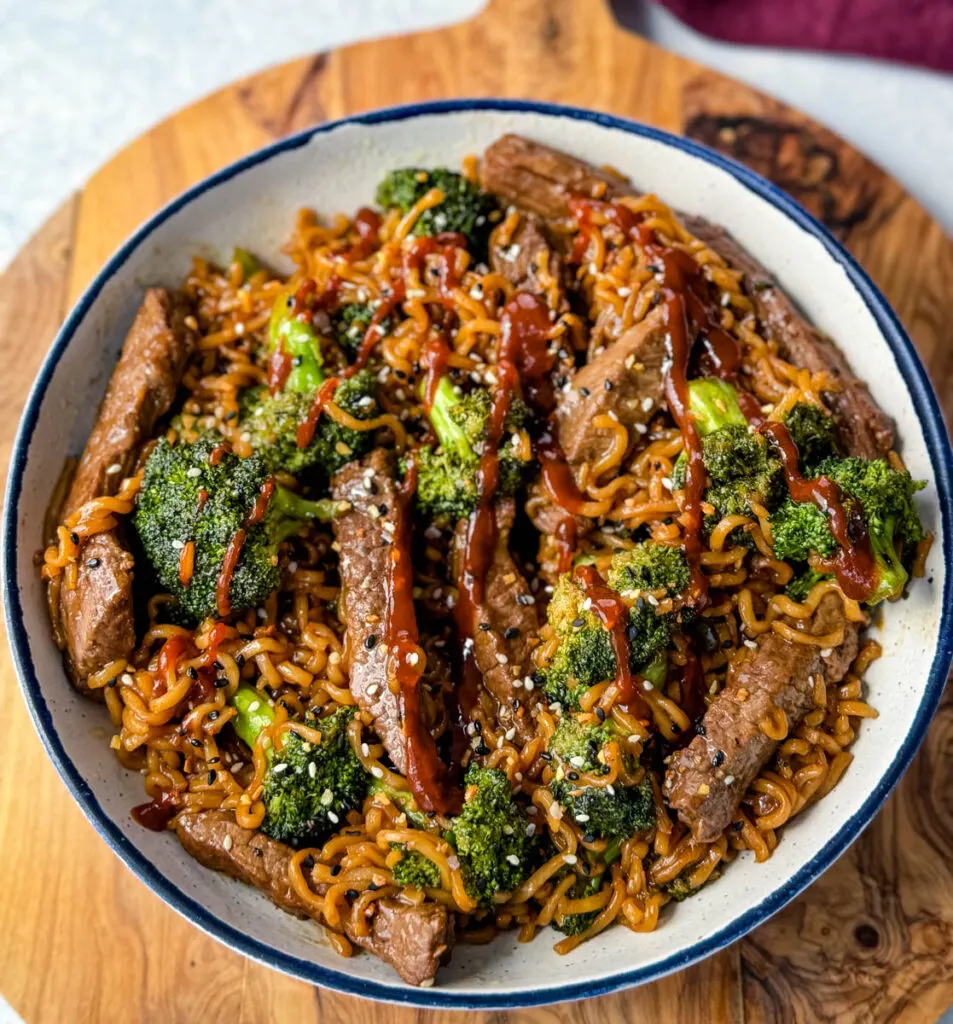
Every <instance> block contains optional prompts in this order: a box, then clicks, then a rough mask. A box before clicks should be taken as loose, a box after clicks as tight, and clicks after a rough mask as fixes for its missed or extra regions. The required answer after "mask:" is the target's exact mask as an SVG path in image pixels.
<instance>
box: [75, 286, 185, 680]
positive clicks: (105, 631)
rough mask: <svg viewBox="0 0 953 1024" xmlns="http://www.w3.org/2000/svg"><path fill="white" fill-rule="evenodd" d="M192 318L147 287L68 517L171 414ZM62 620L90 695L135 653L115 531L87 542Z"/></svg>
mask: <svg viewBox="0 0 953 1024" xmlns="http://www.w3.org/2000/svg"><path fill="white" fill-rule="evenodd" d="M188 315H189V307H188V304H187V303H186V301H185V300H184V298H182V297H181V296H179V295H176V294H174V293H171V292H167V291H164V290H163V289H161V288H150V289H149V291H147V292H146V295H145V298H144V299H143V301H142V305H141V306H140V307H139V312H138V313H137V314H136V319H135V321H134V322H133V325H132V328H131V329H130V331H129V334H128V335H127V337H126V341H125V343H124V344H123V349H122V354H121V356H120V358H119V362H118V363H117V364H116V369H115V370H114V371H113V375H112V378H111V379H110V381H109V387H108V388H107V389H106V395H105V397H104V398H103V401H102V404H101V405H100V407H99V413H98V415H97V417H96V424H95V426H94V427H93V431H92V433H91V434H90V435H89V440H88V441H87V442H86V447H85V448H84V449H83V455H82V457H81V458H80V461H79V465H78V466H77V469H76V475H75V477H74V478H73V483H72V486H71V487H70V491H69V494H68V496H67V498H66V502H65V503H64V506H63V511H62V515H63V517H64V518H65V517H67V516H69V515H70V514H71V513H73V512H75V511H76V510H77V509H78V508H79V507H80V506H81V505H83V504H84V503H85V502H87V501H89V500H90V499H91V498H95V497H98V496H100V495H106V494H114V493H115V492H116V489H117V487H118V486H119V484H120V482H121V481H122V479H123V477H125V476H127V475H128V474H129V473H130V472H132V470H133V468H134V465H135V461H136V459H137V457H138V454H139V451H140V448H141V446H142V445H143V444H144V443H145V442H146V441H148V440H149V439H150V438H151V437H152V435H153V432H154V430H155V426H156V423H157V422H158V420H159V419H160V418H161V417H162V416H163V415H165V413H167V412H168V411H169V407H170V406H171V405H172V402H173V400H174V399H175V393H176V390H177V389H178V386H179V381H180V380H181V377H182V373H183V371H184V370H185V364H186V363H187V361H188V358H189V356H190V355H191V353H192V350H193V348H194V347H195V333H194V332H193V331H192V330H190V329H189V327H187V326H186V323H185V318H186V317H187V316H188ZM60 619H61V623H62V628H63V633H64V635H65V638H66V656H67V657H66V660H67V667H68V669H69V673H70V678H71V679H72V681H73V684H74V685H75V686H76V688H77V689H78V690H80V691H82V692H88V691H87V687H86V679H87V677H88V676H89V675H91V674H92V673H93V672H96V671H98V670H99V669H101V668H102V667H103V666H104V665H106V664H108V663H109V662H110V661H114V660H116V659H117V658H126V657H128V656H129V655H130V654H131V653H132V650H133V648H134V647H135V642H136V638H135V630H134V623H133V607H132V556H131V555H130V554H129V552H128V551H126V550H125V548H124V547H123V544H122V542H121V540H120V538H119V537H118V536H117V535H116V534H115V533H114V532H113V533H106V534H99V535H97V536H94V537H93V538H92V539H91V540H90V541H89V542H88V543H87V544H86V545H85V546H84V548H83V551H82V554H81V556H80V562H79V575H78V580H77V585H76V588H75V589H74V590H69V589H67V587H66V586H63V587H62V588H61V590H60Z"/></svg>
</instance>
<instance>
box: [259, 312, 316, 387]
mask: <svg viewBox="0 0 953 1024" xmlns="http://www.w3.org/2000/svg"><path fill="white" fill-rule="evenodd" d="M268 338H269V341H270V343H271V350H272V352H277V351H279V350H280V351H282V352H284V353H285V354H286V355H288V356H290V357H291V364H292V365H291V372H290V373H289V374H288V379H287V380H286V382H285V386H284V390H285V391H296V392H298V393H299V394H306V395H310V394H313V393H314V392H315V391H317V390H318V388H319V387H320V386H321V385H322V384H323V383H324V360H323V359H322V357H321V345H320V343H319V341H318V336H317V334H315V331H314V328H313V327H312V326H311V323H310V322H307V323H303V322H302V321H301V320H298V319H297V318H296V317H293V316H291V312H290V310H289V308H288V299H287V296H284V295H281V296H279V297H278V300H277V301H276V302H275V305H274V307H273V309H272V311H271V321H270V322H269V324H268Z"/></svg>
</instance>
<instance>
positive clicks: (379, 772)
mask: <svg viewBox="0 0 953 1024" xmlns="http://www.w3.org/2000/svg"><path fill="white" fill-rule="evenodd" d="M371 775H373V776H374V778H375V779H382V778H384V769H383V768H381V767H380V765H376V764H375V765H374V766H373V767H372V768H371Z"/></svg>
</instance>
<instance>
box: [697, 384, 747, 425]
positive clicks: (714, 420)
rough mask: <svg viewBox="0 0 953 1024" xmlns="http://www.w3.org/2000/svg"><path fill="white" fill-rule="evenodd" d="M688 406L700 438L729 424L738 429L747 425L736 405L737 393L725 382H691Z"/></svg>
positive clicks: (739, 408)
mask: <svg viewBox="0 0 953 1024" xmlns="http://www.w3.org/2000/svg"><path fill="white" fill-rule="evenodd" d="M688 405H689V408H690V409H691V412H692V415H693V416H694V417H695V426H696V427H697V428H698V433H699V434H700V435H701V436H702V437H707V436H708V435H709V434H713V433H714V432H715V431H716V430H720V429H721V428H722V427H726V426H728V425H729V424H730V425H734V426H739V427H747V425H748V421H747V420H746V419H745V416H744V413H743V412H742V411H741V407H740V406H739V405H738V393H737V392H736V391H735V389H734V388H733V387H732V386H731V385H730V384H728V383H727V382H726V381H723V380H718V379H717V378H714V377H705V378H704V379H701V380H693V381H691V382H690V383H689V385H688Z"/></svg>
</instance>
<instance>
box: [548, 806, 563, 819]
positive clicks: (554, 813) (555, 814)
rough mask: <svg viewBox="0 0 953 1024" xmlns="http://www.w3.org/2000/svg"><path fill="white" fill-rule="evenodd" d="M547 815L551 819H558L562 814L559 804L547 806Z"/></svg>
mask: <svg viewBox="0 0 953 1024" xmlns="http://www.w3.org/2000/svg"><path fill="white" fill-rule="evenodd" d="M549 816H550V817H551V818H552V819H553V821H559V820H560V819H561V818H562V816H563V809H562V807H561V805H560V804H556V803H554V804H552V805H551V806H550V808H549Z"/></svg>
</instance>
